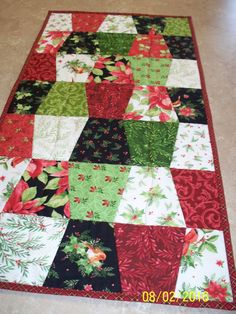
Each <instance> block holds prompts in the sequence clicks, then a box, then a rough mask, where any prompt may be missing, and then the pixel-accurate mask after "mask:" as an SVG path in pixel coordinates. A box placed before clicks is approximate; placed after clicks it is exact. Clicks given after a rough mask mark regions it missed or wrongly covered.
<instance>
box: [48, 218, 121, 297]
mask: <svg viewBox="0 0 236 314" xmlns="http://www.w3.org/2000/svg"><path fill="white" fill-rule="evenodd" d="M44 286H46V287H57V288H65V289H78V290H86V291H107V292H119V291H121V286H120V275H119V270H118V260H117V253H116V246H115V238H114V229H113V228H112V227H111V226H110V225H109V224H108V223H104V222H101V223H100V222H99V223H95V222H90V221H78V220H70V221H69V224H68V227H67V230H66V232H65V234H64V237H63V239H62V242H61V245H60V247H59V249H58V251H57V254H56V256H55V258H54V261H53V264H52V266H51V268H50V271H49V273H48V276H47V278H46V280H45V282H44Z"/></svg>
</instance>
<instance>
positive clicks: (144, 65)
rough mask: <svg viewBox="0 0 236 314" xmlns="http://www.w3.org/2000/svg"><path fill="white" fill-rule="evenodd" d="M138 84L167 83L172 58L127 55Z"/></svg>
mask: <svg viewBox="0 0 236 314" xmlns="http://www.w3.org/2000/svg"><path fill="white" fill-rule="evenodd" d="M127 58H128V59H129V61H130V65H131V69H132V72H133V75H134V83H135V84H136V85H156V86H159V85H166V81H167V78H168V74H169V71H170V66H171V60H170V59H168V58H161V59H157V58H143V57H132V56H131V57H130V56H129V57H127Z"/></svg>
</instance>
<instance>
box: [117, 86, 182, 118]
mask: <svg viewBox="0 0 236 314" xmlns="http://www.w3.org/2000/svg"><path fill="white" fill-rule="evenodd" d="M123 119H125V120H144V121H160V122H174V121H178V117H177V114H176V112H175V110H174V107H173V105H172V103H171V100H170V97H169V95H168V93H167V90H166V88H165V87H164V86H135V87H134V90H133V94H132V96H131V98H130V100H129V104H128V106H127V108H126V110H125V113H124V114H123Z"/></svg>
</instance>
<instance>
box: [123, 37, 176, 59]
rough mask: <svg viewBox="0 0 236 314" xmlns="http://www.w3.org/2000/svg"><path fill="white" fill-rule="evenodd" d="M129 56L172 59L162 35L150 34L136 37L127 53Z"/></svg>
mask: <svg viewBox="0 0 236 314" xmlns="http://www.w3.org/2000/svg"><path fill="white" fill-rule="evenodd" d="M129 56H143V57H147V58H158V59H159V58H172V55H171V53H170V51H169V48H168V46H167V45H166V42H165V40H164V38H163V36H162V35H160V34H156V35H155V34H154V33H152V32H150V33H149V34H148V35H138V36H137V37H136V39H135V40H134V42H133V45H132V47H131V49H130V51H129Z"/></svg>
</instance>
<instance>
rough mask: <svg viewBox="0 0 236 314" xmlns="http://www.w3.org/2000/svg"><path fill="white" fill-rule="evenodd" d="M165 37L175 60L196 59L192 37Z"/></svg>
mask: <svg viewBox="0 0 236 314" xmlns="http://www.w3.org/2000/svg"><path fill="white" fill-rule="evenodd" d="M163 37H164V40H165V42H166V44H167V46H168V48H169V50H170V53H171V54H172V56H173V58H174V59H192V60H195V59H196V56H195V52H194V45H193V40H192V37H184V36H163Z"/></svg>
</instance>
